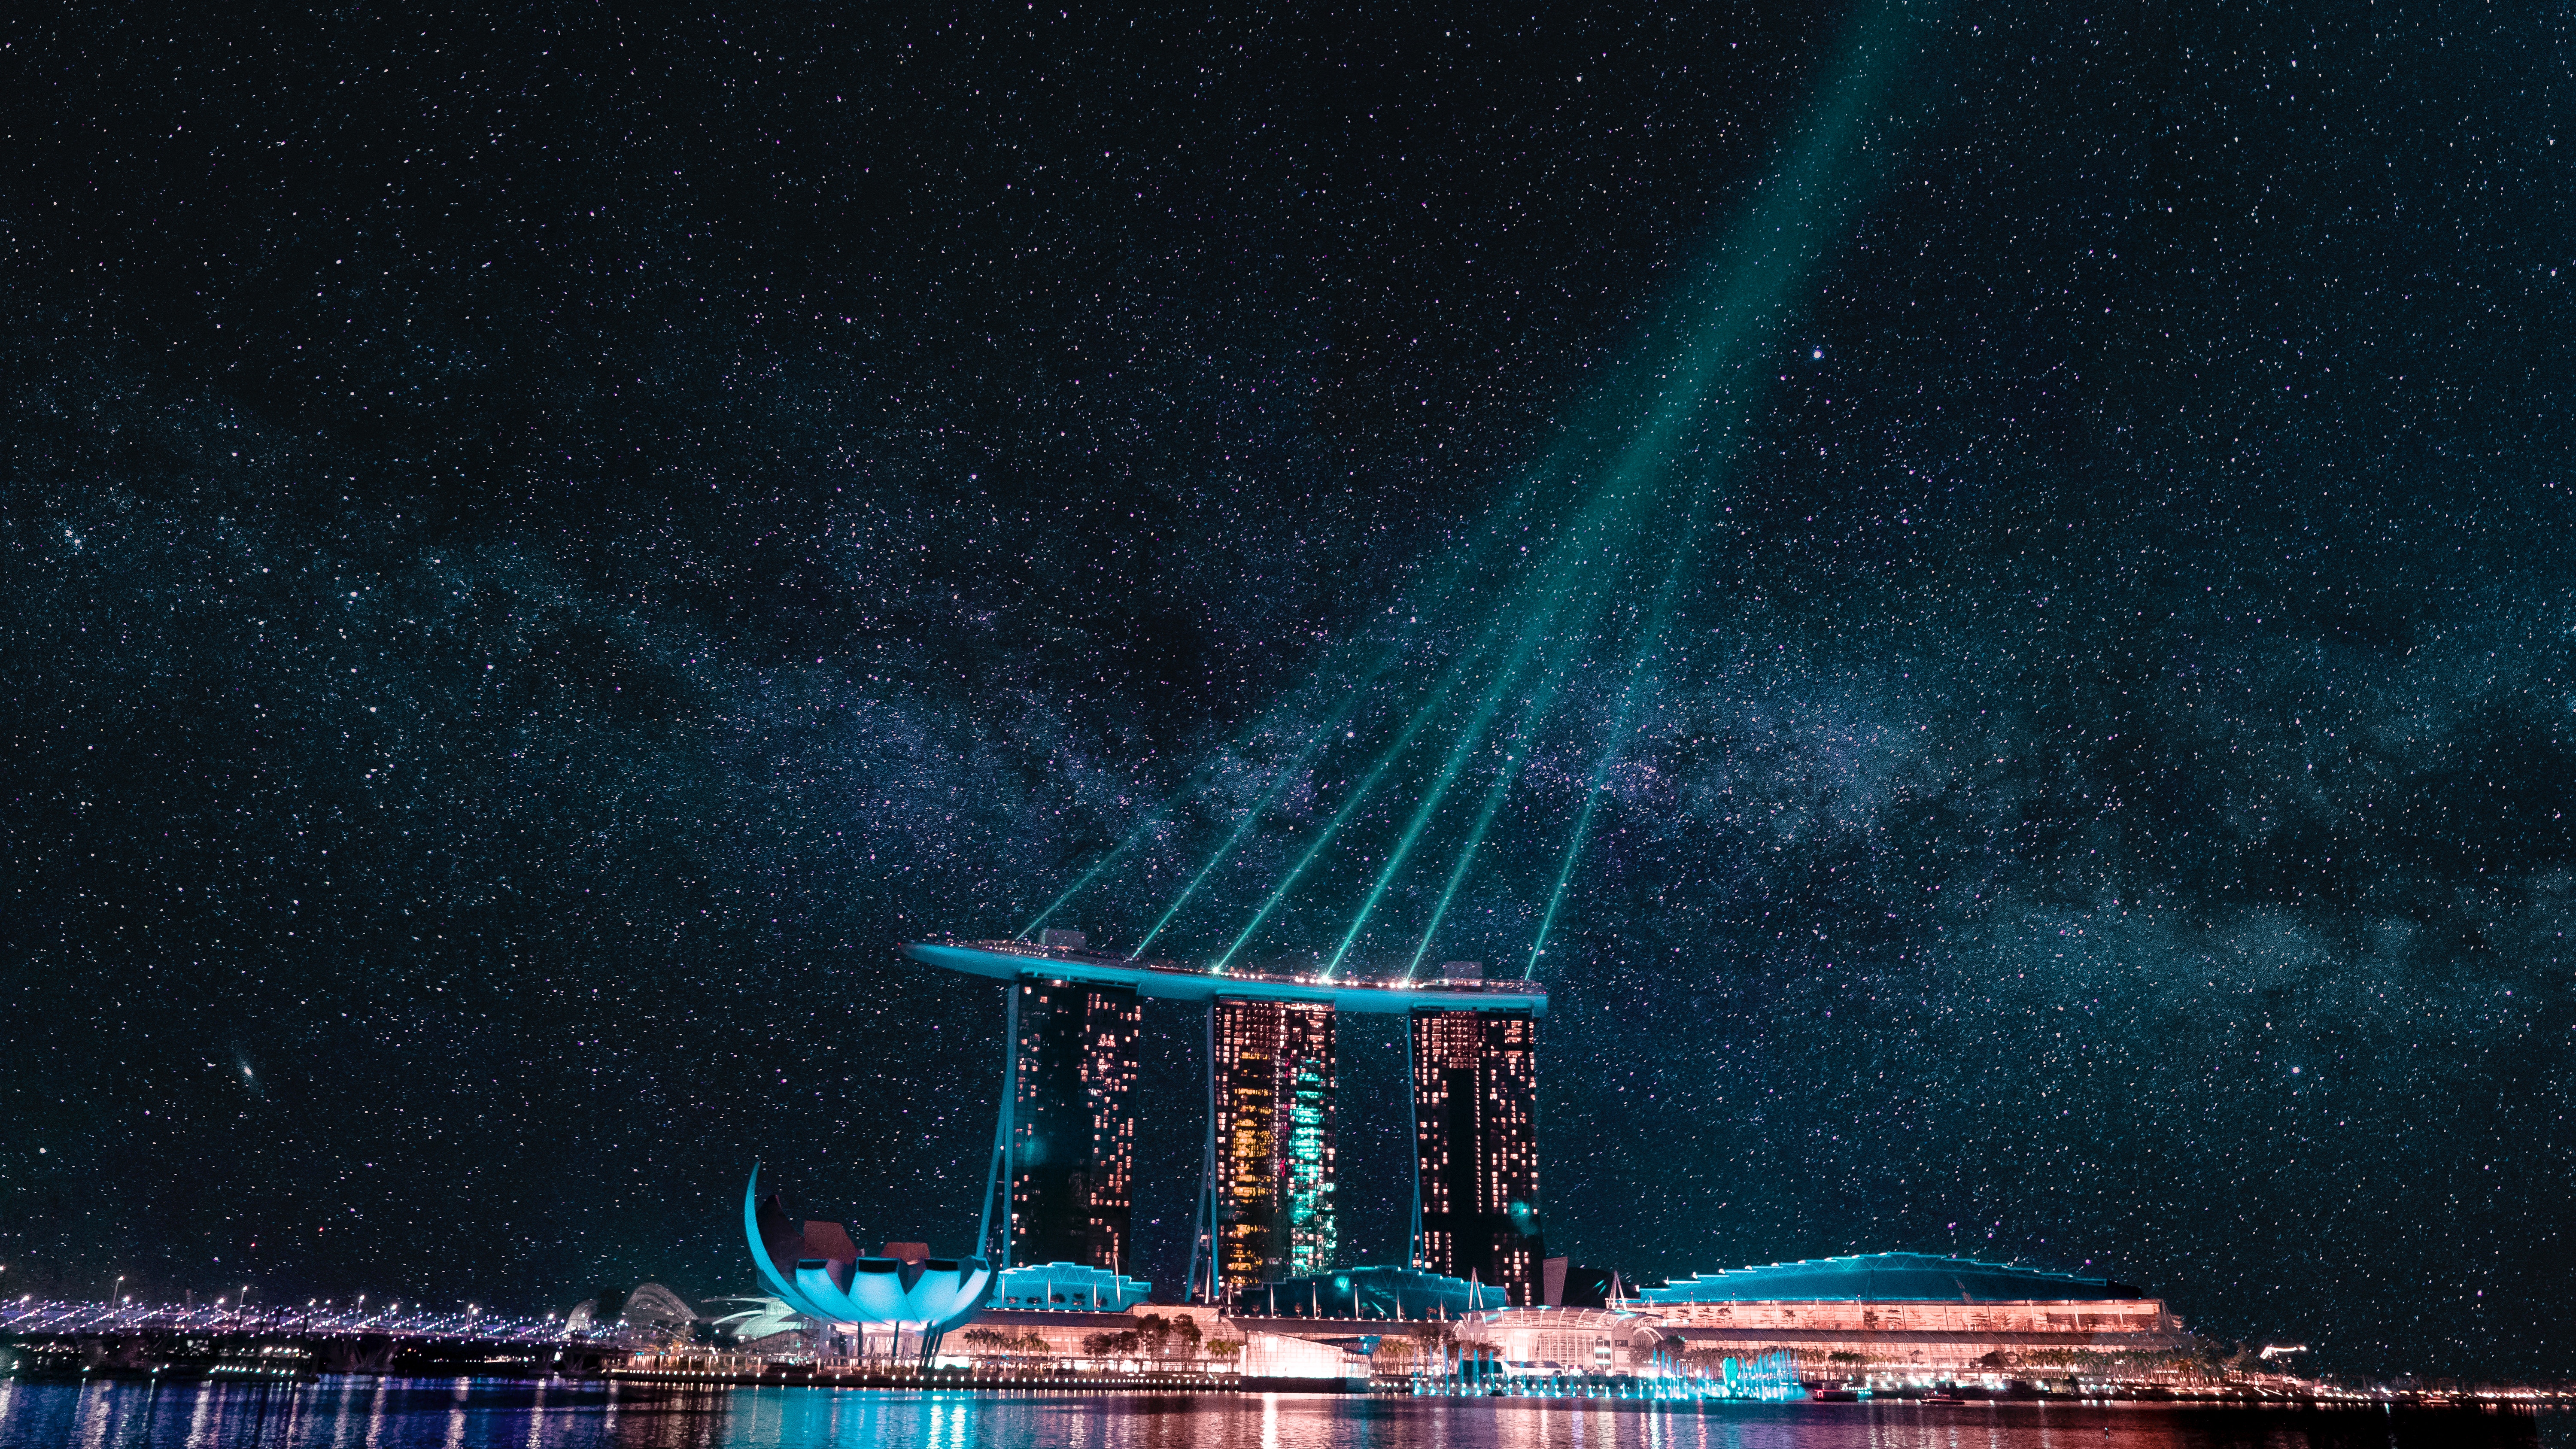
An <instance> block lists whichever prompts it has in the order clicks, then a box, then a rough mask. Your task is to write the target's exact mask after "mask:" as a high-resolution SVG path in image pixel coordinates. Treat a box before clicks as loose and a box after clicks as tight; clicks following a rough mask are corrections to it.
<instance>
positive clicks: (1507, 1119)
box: [1408, 1011, 1546, 1306]
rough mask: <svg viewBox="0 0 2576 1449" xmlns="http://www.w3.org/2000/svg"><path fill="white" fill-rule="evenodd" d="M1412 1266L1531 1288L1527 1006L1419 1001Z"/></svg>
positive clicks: (1532, 1173)
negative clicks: (1434, 1006)
mask: <svg viewBox="0 0 2576 1449" xmlns="http://www.w3.org/2000/svg"><path fill="white" fill-rule="evenodd" d="M1408 1025H1409V1029H1410V1030H1411V1032H1412V1050H1413V1117H1414V1153H1415V1162H1416V1166H1417V1170H1418V1172H1419V1174H1420V1178H1421V1187H1420V1192H1419V1198H1418V1202H1417V1206H1416V1212H1417V1214H1418V1222H1419V1229H1418V1231H1417V1234H1416V1239H1415V1248H1414V1252H1415V1266H1416V1267H1419V1268H1423V1269H1426V1270H1428V1271H1430V1272H1433V1273H1441V1274H1446V1275H1448V1276H1450V1277H1454V1278H1472V1279H1475V1280H1476V1281H1478V1282H1482V1283H1488V1284H1493V1285H1497V1286H1500V1287H1502V1288H1503V1289H1505V1291H1506V1292H1508V1293H1509V1295H1510V1301H1511V1302H1512V1303H1513V1304H1515V1305H1520V1306H1526V1305H1529V1304H1532V1303H1536V1302H1538V1301H1539V1299H1540V1289H1539V1273H1540V1265H1541V1262H1542V1260H1543V1259H1544V1258H1545V1257H1546V1249H1545V1247H1544V1246H1543V1244H1542V1243H1541V1240H1540V1236H1539V1216H1538V1203H1539V1195H1538V1189H1539V1185H1538V1024H1537V1022H1536V1021H1534V1020H1533V1019H1532V1018H1531V1016H1530V1014H1529V1013H1527V1012H1524V1011H1418V1012H1415V1013H1413V1014H1412V1018H1411V1020H1410V1022H1409V1023H1408Z"/></svg>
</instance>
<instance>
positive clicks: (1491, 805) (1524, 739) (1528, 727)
mask: <svg viewBox="0 0 2576 1449" xmlns="http://www.w3.org/2000/svg"><path fill="white" fill-rule="evenodd" d="M1564 683H1565V672H1564V671H1563V670H1562V669H1558V670H1555V671H1553V672H1551V673H1550V674H1549V676H1548V677H1547V680H1546V681H1545V684H1544V688H1543V689H1542V691H1541V693H1540V695H1539V697H1538V698H1537V699H1535V700H1533V701H1532V702H1531V704H1530V705H1529V707H1528V708H1526V709H1524V710H1523V711H1522V712H1521V719H1520V723H1519V726H1518V727H1517V728H1516V729H1514V730H1513V731H1512V742H1511V744H1510V745H1509V746H1508V747H1507V748H1506V749H1505V751H1504V754H1503V762H1502V765H1501V766H1500V767H1499V768H1498V769H1497V770H1496V771H1495V772H1494V782H1493V783H1492V784H1491V785H1489V786H1487V787H1486V789H1485V800H1484V803H1483V804H1482V805H1481V806H1479V807H1478V808H1477V811H1476V820H1475V823H1474V824H1473V825H1471V826H1469V827H1468V829H1467V840H1466V843H1465V844H1464V845H1462V846H1460V847H1459V850H1458V859H1457V861H1456V863H1455V864H1453V865H1451V866H1450V867H1449V879H1448V880H1447V882H1445V883H1444V884H1443V885H1442V886H1441V888H1440V899H1439V901H1438V902H1436V903H1435V904H1434V905H1433V906H1432V907H1431V921H1430V923H1429V924H1428V925H1426V926H1424V927H1423V928H1422V942H1421V944H1419V945H1417V946H1415V947H1414V948H1413V959H1412V960H1411V961H1409V962H1407V963H1405V967H1404V979H1405V980H1407V981H1410V980H1412V979H1413V978H1414V977H1415V975H1417V974H1418V973H1419V972H1420V971H1421V970H1422V958H1423V957H1424V956H1426V955H1428V954H1429V953H1430V951H1431V943H1432V942H1433V941H1434V940H1436V939H1437V938H1438V937H1439V935H1440V925H1441V922H1443V921H1445V920H1446V919H1448V916H1449V903H1450V902H1451V901H1454V900H1456V899H1457V898H1458V887H1459V886H1460V884H1462V883H1463V882H1465V880H1466V879H1467V872H1468V871H1469V870H1470V869H1471V868H1472V867H1473V866H1474V865H1475V863H1476V852H1477V851H1478V850H1479V849H1481V848H1482V847H1483V845H1484V843H1485V832H1486V831H1487V830H1489V829H1491V828H1492V827H1493V824H1494V817H1495V816H1496V815H1498V814H1500V813H1501V811H1502V808H1503V800H1504V798H1505V797H1506V796H1508V795H1510V794H1511V790H1512V784H1513V782H1514V781H1516V780H1518V779H1519V778H1520V770H1521V765H1522V763H1523V762H1524V761H1526V760H1527V759H1528V758H1529V738H1530V736H1531V735H1532V734H1534V733H1536V732H1537V730H1538V727H1539V725H1540V723H1541V722H1543V721H1544V720H1545V719H1546V718H1547V715H1548V713H1549V711H1550V710H1552V709H1554V708H1555V705H1556V696H1557V694H1558V693H1559V692H1560V691H1561V690H1562V688H1563V687H1564Z"/></svg>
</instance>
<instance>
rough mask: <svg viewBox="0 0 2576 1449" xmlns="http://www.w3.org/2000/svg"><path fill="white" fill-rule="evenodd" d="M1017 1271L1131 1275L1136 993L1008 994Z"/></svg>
mask: <svg viewBox="0 0 2576 1449" xmlns="http://www.w3.org/2000/svg"><path fill="white" fill-rule="evenodd" d="M1012 989H1013V990H1014V991H1016V992H1018V993H1019V999H1018V1001H1017V1002H1016V1003H1015V1005H1016V1008H1017V1009H1016V1019H1017V1021H1018V1037H1017V1040H1016V1042H1015V1044H1014V1045H1015V1054H1014V1065H1013V1070H1012V1099H1013V1100H1012V1105H1011V1142H1010V1163H1011V1185H1010V1193H1011V1199H1010V1203H1011V1209H1010V1211H1011V1216H1010V1261H1011V1262H1013V1263H1050V1262H1062V1263H1076V1264H1081V1265H1084V1266H1087V1267H1093V1268H1104V1269H1107V1270H1108V1271H1110V1272H1111V1273H1123V1272H1125V1271H1126V1270H1127V1268H1129V1267H1130V1266H1132V1263H1131V1252H1132V1246H1133V1239H1132V1238H1131V1236H1130V1234H1129V1228H1128V1218H1129V1209H1130V1205H1131V1203H1132V1202H1133V1200H1134V1196H1135V1175H1136V1109H1135V1091H1136V1031H1137V1026H1138V1023H1139V1021H1140V1020H1141V1018H1142V1011H1141V1009H1140V1008H1139V1006H1138V1005H1137V1000H1136V993H1135V992H1134V991H1133V990H1130V989H1126V988H1122V987H1117V986H1098V985H1082V984H1079V983H1069V982H1061V981H1051V980H1027V981H1022V982H1020V983H1018V984H1017V985H1015V986H1014V987H1013V988H1012Z"/></svg>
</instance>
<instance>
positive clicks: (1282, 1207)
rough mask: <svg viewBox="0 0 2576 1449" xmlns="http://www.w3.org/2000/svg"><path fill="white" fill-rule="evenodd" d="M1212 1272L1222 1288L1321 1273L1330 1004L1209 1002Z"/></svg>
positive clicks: (1330, 1236) (1328, 1238) (1328, 1158)
mask: <svg viewBox="0 0 2576 1449" xmlns="http://www.w3.org/2000/svg"><path fill="white" fill-rule="evenodd" d="M1209 1009H1210V1010H1211V1011H1212V1012H1213V1013H1214V1015H1213V1017H1212V1018H1211V1020H1210V1038H1211V1041H1212V1043H1213V1049H1214V1051H1215V1060H1214V1063H1213V1066H1212V1071H1211V1086H1212V1090H1213V1094H1214V1100H1213V1101H1212V1102H1210V1103H1209V1110H1210V1112H1212V1113H1213V1114H1214V1117H1215V1127H1216V1133H1215V1137H1216V1153H1217V1161H1216V1211H1217V1224H1216V1254H1217V1275H1218V1278H1219V1280H1220V1282H1221V1283H1222V1285H1223V1286H1224V1288H1226V1289H1227V1290H1234V1289H1239V1288H1242V1287H1245V1286H1246V1285H1249V1284H1252V1283H1258V1282H1264V1281H1269V1280H1275V1279H1279V1278H1283V1277H1297V1276H1302V1275H1306V1274H1313V1273H1321V1272H1325V1271H1327V1270H1329V1269H1330V1268H1331V1267H1332V1265H1333V1259H1334V1256H1335V1255H1336V1254H1337V1253H1338V1252H1339V1251H1340V1247H1341V1243H1340V1237H1339V1232H1338V1228H1337V1226H1336V1218H1335V1214H1334V1203H1333V1191H1334V1186H1333V1179H1334V1173H1333V1092H1334V1076H1335V1072H1336V1063H1335V1042H1336V1035H1335V1030H1334V1016H1333V1010H1332V1008H1331V1007H1330V1006H1328V1005H1322V1004H1317V1003H1309V1002H1286V1001H1245V1000H1234V999H1227V998H1220V999H1218V1000H1217V1001H1216V1002H1215V1003H1214V1004H1213V1005H1212V1006H1211V1007H1210V1008H1209Z"/></svg>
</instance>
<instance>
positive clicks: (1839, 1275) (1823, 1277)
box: [1637, 1253, 2146, 1303]
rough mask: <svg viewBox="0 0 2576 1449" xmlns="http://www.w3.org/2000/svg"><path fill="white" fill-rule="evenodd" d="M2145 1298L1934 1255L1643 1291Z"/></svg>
mask: <svg viewBox="0 0 2576 1449" xmlns="http://www.w3.org/2000/svg"><path fill="white" fill-rule="evenodd" d="M2145 1296H2146V1295H2145V1294H2143V1293H2140V1292H2139V1291H2138V1290H2137V1289H2135V1288H2132V1287H2130V1286H2129V1285H2127V1284H2125V1283H2114V1282H2112V1281H2110V1280H2109V1279H2107V1278H2078V1277H2076V1276H2075V1275H2073V1274H2071V1273H2050V1272H2044V1271H2042V1270H2040V1269H2037V1268H2016V1267H2013V1266H2011V1265H2010V1264H2006V1263H1980V1262H1978V1261H1976V1260H1975V1259H1973V1258H1943V1257H1936V1256H1934V1255H1933V1254H1930V1253H1860V1254H1856V1255H1854V1256H1851V1257H1848V1258H1807V1259H1802V1260H1800V1261H1798V1262H1795V1263H1773V1264H1771V1265H1769V1266H1768V1267H1761V1268H1736V1269H1731V1270H1729V1271H1727V1272H1723V1273H1702V1274H1698V1275H1695V1276H1693V1277H1689V1278H1676V1279H1674V1280H1673V1281H1672V1282H1670V1283H1668V1284H1666V1285H1664V1286H1663V1287H1661V1288H1646V1289H1641V1290H1639V1292H1638V1294H1637V1297H1638V1299H1639V1300H1640V1301H1642V1302H1646V1303H1775V1302H1782V1301H1813V1302H1837V1301H1838V1302H1847V1303H1901V1302H1907V1301H1913V1302H1927V1303H1928V1302H1947V1303H1997V1302H2001V1303H2011V1302H2030V1301H2033V1300H2041V1301H2063V1300H2066V1299H2102V1298H2143V1297H2145Z"/></svg>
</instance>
